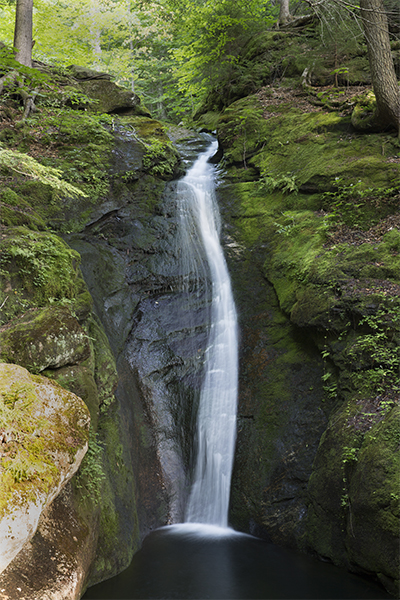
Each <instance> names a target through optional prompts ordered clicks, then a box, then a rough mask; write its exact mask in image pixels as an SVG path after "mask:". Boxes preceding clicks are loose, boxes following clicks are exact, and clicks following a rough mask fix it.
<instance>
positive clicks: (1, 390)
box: [0, 363, 90, 572]
mask: <svg viewBox="0 0 400 600" xmlns="http://www.w3.org/2000/svg"><path fill="white" fill-rule="evenodd" d="M0 415H1V422H0V425H1V426H0V455H1V458H2V463H1V469H0V539H1V540H2V541H1V556H0V572H2V571H4V570H5V569H6V568H7V566H8V565H9V564H10V562H11V561H12V560H13V559H14V558H15V557H16V556H17V554H18V553H19V552H20V550H21V549H22V548H23V547H24V546H25V544H27V543H28V542H29V540H30V539H31V538H32V537H33V535H34V533H35V531H36V529H37V526H38V522H39V518H40V516H41V514H42V512H43V511H44V510H45V508H46V507H48V506H49V505H50V504H51V502H52V501H53V500H54V499H55V498H56V497H57V496H58V494H59V493H60V491H61V490H62V489H63V487H64V486H65V485H66V483H67V482H68V481H69V480H70V479H71V477H72V476H73V475H74V473H76V471H77V470H78V468H79V465H80V463H81V462H82V459H83V457H84V455H85V453H86V451H87V448H88V437H89V423H90V417H89V411H88V409H87V408H86V406H85V404H84V403H83V401H82V400H81V399H80V398H79V397H78V396H76V395H75V394H73V393H71V392H68V391H66V390H65V389H63V388H62V387H61V386H60V385H58V384H57V383H55V382H53V381H51V380H49V379H47V378H45V377H41V376H36V375H31V374H30V373H29V372H28V371H27V370H26V369H24V368H23V367H21V366H18V365H13V364H3V363H2V364H0Z"/></svg>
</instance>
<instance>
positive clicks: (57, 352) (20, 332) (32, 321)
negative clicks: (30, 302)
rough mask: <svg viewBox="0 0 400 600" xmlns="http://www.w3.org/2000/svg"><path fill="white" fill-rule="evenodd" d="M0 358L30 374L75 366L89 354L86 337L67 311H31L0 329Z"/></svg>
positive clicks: (64, 309)
mask: <svg viewBox="0 0 400 600" xmlns="http://www.w3.org/2000/svg"><path fill="white" fill-rule="evenodd" d="M0 340H1V351H0V357H1V360H3V361H4V362H14V363H17V364H19V365H22V366H24V367H26V368H27V369H29V370H30V371H32V372H34V373H40V372H41V371H44V370H45V369H48V368H59V367H63V366H65V365H72V364H76V363H77V362H79V361H82V360H84V359H85V358H88V356H89V354H90V347H89V340H88V336H87V334H86V333H85V331H84V330H83V329H82V327H81V326H80V325H79V323H78V321H77V319H76V318H75V317H73V316H72V315H71V312H70V311H69V309H68V308H64V307H47V308H43V309H37V310H31V311H29V312H28V313H26V314H25V315H24V316H23V317H21V318H20V319H17V320H15V321H12V323H11V324H10V325H8V326H6V327H3V328H2V329H1V330H0Z"/></svg>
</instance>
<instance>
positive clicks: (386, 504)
mask: <svg viewBox="0 0 400 600" xmlns="http://www.w3.org/2000/svg"><path fill="white" fill-rule="evenodd" d="M398 423H399V407H398V406H395V403H394V402H393V401H390V400H384V399H379V398H378V399H377V400H376V401H363V400H351V401H349V402H347V403H346V404H344V405H342V406H341V407H340V408H339V409H338V410H336V411H335V412H334V413H333V414H332V417H331V419H330V423H329V425H328V428H327V430H326V432H325V433H324V435H323V436H322V438H321V443H320V446H319V448H318V451H317V455H316V458H315V461H314V467H313V473H312V475H311V477H310V482H309V494H310V502H311V504H310V509H309V513H308V524H307V525H308V542H309V543H310V544H311V545H312V548H313V549H315V550H316V551H317V552H318V554H319V555H320V556H322V557H324V558H329V559H331V560H332V561H333V562H334V563H335V564H338V565H342V566H343V565H344V566H347V567H349V568H352V569H354V570H358V571H359V572H363V573H370V574H377V575H378V577H380V578H381V579H382V581H383V582H384V583H385V585H386V586H387V587H388V588H389V589H390V590H391V591H392V592H393V593H395V594H396V593H398V584H399V582H398V579H399V545H398V535H399V526H400V524H399V492H400V488H399V480H398V473H399V467H400V465H399V460H400V456H399V439H400V437H399V436H400V434H399V429H398Z"/></svg>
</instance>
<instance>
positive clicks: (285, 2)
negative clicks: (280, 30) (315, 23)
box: [279, 0, 290, 25]
mask: <svg viewBox="0 0 400 600" xmlns="http://www.w3.org/2000/svg"><path fill="white" fill-rule="evenodd" d="M279 4H280V9H279V25H285V24H286V23H287V22H288V21H289V19H290V12H289V0H279Z"/></svg>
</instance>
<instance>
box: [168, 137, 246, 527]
mask: <svg viewBox="0 0 400 600" xmlns="http://www.w3.org/2000/svg"><path fill="white" fill-rule="evenodd" d="M216 148H217V143H216V142H215V143H213V144H212V145H211V146H210V147H209V149H208V150H207V151H206V152H205V153H203V154H202V155H200V157H199V158H198V159H197V161H196V162H195V164H194V165H193V167H192V168H191V169H190V170H189V171H188V173H187V175H186V176H185V177H184V178H183V180H182V181H181V182H180V183H179V184H178V185H179V187H178V197H179V198H180V215H181V226H182V232H183V240H184V246H183V248H182V250H183V253H184V255H185V260H186V262H187V263H188V264H187V267H188V266H189V267H190V266H191V267H192V268H193V262H194V261H195V260H198V257H199V254H201V255H204V256H205V257H206V260H207V263H208V268H209V271H210V273H211V281H212V305H211V327H210V334H209V339H208V346H207V350H206V353H205V366H204V370H205V372H204V380H203V384H202V389H201V394H200V403H199V409H198V416H197V427H198V447H197V462H196V467H195V472H194V481H193V485H192V489H191V492H190V496H189V501H188V505H187V509H186V515H185V522H187V523H204V524H209V525H217V526H219V527H227V525H228V508H229V495H230V484H231V474H232V465H233V456H234V450H235V439H236V409H237V388H238V349H237V348H238V343H237V318H236V309H235V305H234V301H233V297H232V290H231V283H230V278H229V274H228V270H227V266H226V262H225V258H224V255H223V251H222V248H221V245H220V241H219V229H220V222H219V211H218V207H217V204H216V200H215V180H214V178H215V168H214V167H213V166H212V165H211V164H210V163H209V162H207V161H208V159H209V157H210V156H212V155H213V154H214V153H215V151H216ZM199 242H200V244H199ZM196 268H197V269H199V268H201V266H200V267H198V266H197V267H196ZM184 271H185V270H184Z"/></svg>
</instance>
